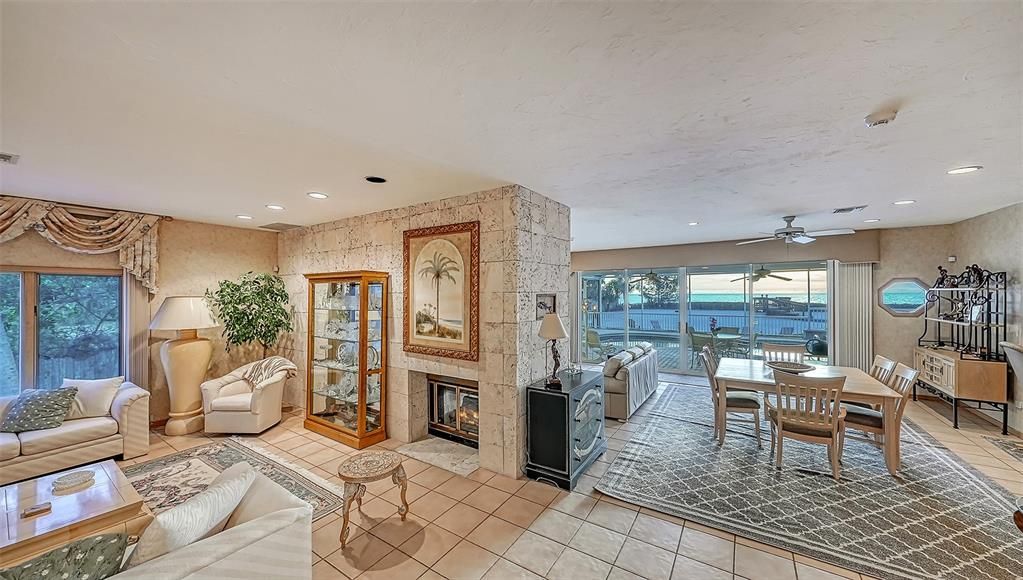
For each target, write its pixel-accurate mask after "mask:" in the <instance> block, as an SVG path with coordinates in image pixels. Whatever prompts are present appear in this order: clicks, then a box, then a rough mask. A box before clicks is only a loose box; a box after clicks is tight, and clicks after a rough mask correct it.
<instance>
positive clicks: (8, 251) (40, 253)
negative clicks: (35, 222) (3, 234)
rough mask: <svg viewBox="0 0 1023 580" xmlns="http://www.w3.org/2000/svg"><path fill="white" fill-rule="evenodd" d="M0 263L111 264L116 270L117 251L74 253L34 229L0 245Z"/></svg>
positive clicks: (19, 264)
mask: <svg viewBox="0 0 1023 580" xmlns="http://www.w3.org/2000/svg"><path fill="white" fill-rule="evenodd" d="M0 266H35V267H37V268H40V267H50V268H110V269H113V270H119V269H120V268H121V266H120V264H118V263H117V252H112V253H110V254H75V253H73V252H69V251H67V250H64V249H61V248H59V247H58V246H55V245H53V244H51V243H50V242H48V241H46V238H44V237H42V236H40V235H39V234H37V233H35V232H26V233H24V234H22V235H20V236H18V237H16V238H14V239H13V240H11V241H9V242H5V243H4V244H3V245H2V246H0Z"/></svg>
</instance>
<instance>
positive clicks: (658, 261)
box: [572, 230, 880, 272]
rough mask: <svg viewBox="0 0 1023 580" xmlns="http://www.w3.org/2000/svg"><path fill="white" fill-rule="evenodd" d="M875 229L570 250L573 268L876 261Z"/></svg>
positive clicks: (876, 239) (580, 269) (877, 254)
mask: <svg viewBox="0 0 1023 580" xmlns="http://www.w3.org/2000/svg"><path fill="white" fill-rule="evenodd" d="M878 232H879V230H866V231H862V232H857V233H856V234H853V235H851V236H833V237H825V238H819V239H818V240H817V241H816V242H814V243H812V244H807V245H801V244H784V243H781V242H763V243H760V244H750V245H747V246H736V245H735V242H734V241H733V242H708V243H705V244H680V245H675V246H655V247H650V248H626V249H622V250H595V251H590V252H572V271H573V272H582V271H587V270H607V269H620V268H662V267H664V268H674V267H678V266H717V265H722V264H749V263H760V262H796V261H804V260H829V259H831V260H841V261H843V262H875V261H877V260H878V258H879V256H880V252H879V243H878V240H879V234H878Z"/></svg>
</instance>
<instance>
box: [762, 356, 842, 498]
mask: <svg viewBox="0 0 1023 580" xmlns="http://www.w3.org/2000/svg"><path fill="white" fill-rule="evenodd" d="M844 387H845V377H829V378H812V377H804V376H800V375H794V374H792V373H785V372H781V371H777V370H776V371H774V389H775V392H774V394H775V400H774V402H773V403H772V402H769V401H767V399H766V398H765V402H766V403H767V416H768V419H769V420H770V422H771V452H772V453H773V452H775V449H777V454H776V456H775V467H776V468H778V469H781V459H782V447H783V443H784V441H785V438H786V437H789V438H791V439H796V440H798V441H803V442H804V443H819V444H822V445H827V447H828V460H829V461H830V462H831V475H832V477H834V478H835V480H838V479H839V478H840V475H841V469H842V467H841V464H840V462H841V459H842V446H843V443H844V440H845V426H844V423H845V414H846V411H845V408H844V407H842V405H841V402H842V389H843V388H844Z"/></svg>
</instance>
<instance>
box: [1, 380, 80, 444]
mask: <svg viewBox="0 0 1023 580" xmlns="http://www.w3.org/2000/svg"><path fill="white" fill-rule="evenodd" d="M77 392H78V388H77V387H65V388H60V389H30V390H27V391H22V392H21V394H20V395H18V399H17V400H16V401H14V403H12V404H11V406H10V407H8V408H7V415H6V416H4V420H3V422H2V423H0V433H21V432H23V431H36V430H38V429H53V428H55V427H60V425H61V424H62V423H63V422H64V417H65V416H67V412H68V410H69V409H71V404H72V403H74V401H75V394H76V393H77Z"/></svg>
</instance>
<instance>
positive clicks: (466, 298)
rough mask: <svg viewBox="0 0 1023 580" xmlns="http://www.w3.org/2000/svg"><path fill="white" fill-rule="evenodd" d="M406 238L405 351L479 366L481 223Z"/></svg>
mask: <svg viewBox="0 0 1023 580" xmlns="http://www.w3.org/2000/svg"><path fill="white" fill-rule="evenodd" d="M404 233H405V236H404V238H405V239H404V251H403V254H404V261H405V265H404V268H405V269H404V273H405V275H404V291H405V313H404V326H405V331H404V335H405V344H404V350H405V351H406V352H415V353H420V354H428V355H433V356H444V357H450V358H457V359H462V360H479V309H480V308H479V304H480V274H479V270H480V265H479V262H480V223H479V222H466V223H461V224H451V225H446V226H436V227H431V228H420V229H417V230H406V231H405V232H404Z"/></svg>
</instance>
